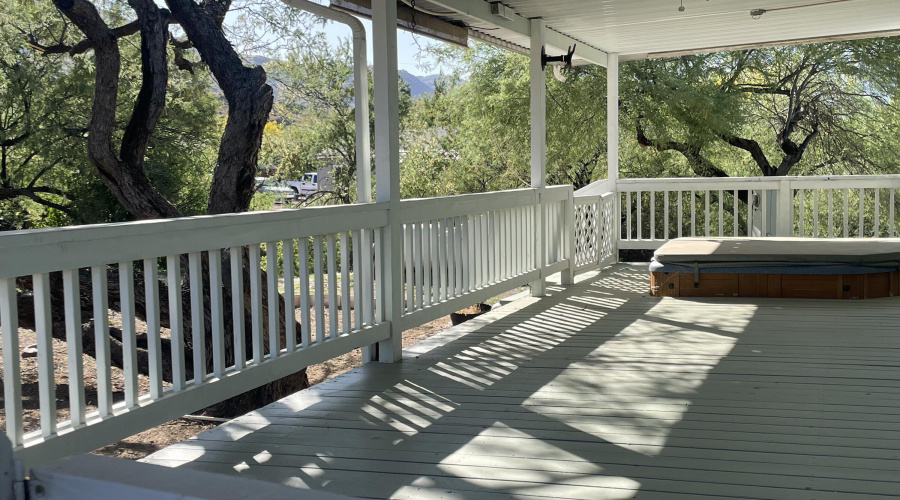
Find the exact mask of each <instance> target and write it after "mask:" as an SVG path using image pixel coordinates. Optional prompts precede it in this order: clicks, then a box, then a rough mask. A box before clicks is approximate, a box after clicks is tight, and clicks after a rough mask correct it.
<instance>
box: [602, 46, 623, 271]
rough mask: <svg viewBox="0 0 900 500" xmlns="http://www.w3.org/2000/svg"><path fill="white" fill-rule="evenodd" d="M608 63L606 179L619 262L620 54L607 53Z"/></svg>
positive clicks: (613, 238) (614, 260)
mask: <svg viewBox="0 0 900 500" xmlns="http://www.w3.org/2000/svg"><path fill="white" fill-rule="evenodd" d="M606 61H607V64H606V168H607V170H606V179H607V181H608V183H609V184H608V186H609V190H610V191H612V192H613V193H615V201H614V205H613V227H612V229H613V231H612V235H611V236H612V241H613V257H614V258H613V262H619V237H620V236H621V234H622V232H621V229H620V228H619V222H618V221H619V220H620V217H619V210H620V209H621V208H620V203H619V188H618V186H617V184H618V181H619V54H616V53H611V54H608V55H607V59H606Z"/></svg>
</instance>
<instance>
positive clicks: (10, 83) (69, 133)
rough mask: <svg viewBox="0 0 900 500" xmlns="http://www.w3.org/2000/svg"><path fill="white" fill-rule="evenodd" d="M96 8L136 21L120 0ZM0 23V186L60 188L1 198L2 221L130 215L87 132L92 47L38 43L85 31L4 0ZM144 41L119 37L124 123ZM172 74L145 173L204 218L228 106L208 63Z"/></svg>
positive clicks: (39, 8)
mask: <svg viewBox="0 0 900 500" xmlns="http://www.w3.org/2000/svg"><path fill="white" fill-rule="evenodd" d="M98 7H99V8H100V9H101V12H102V14H103V16H104V18H105V19H106V20H107V22H108V23H109V24H110V25H111V26H119V25H122V24H125V23H127V22H128V21H129V20H130V19H129V18H128V17H127V13H128V12H130V11H129V10H127V7H125V6H123V5H122V4H120V3H118V2H98ZM0 19H2V21H0V143H3V144H5V145H4V146H2V152H0V153H2V160H0V161H2V169H0V170H2V171H0V189H2V188H7V189H13V188H19V189H21V188H27V187H29V186H39V187H45V188H49V189H50V190H52V192H51V193H43V192H42V193H38V194H37V195H36V196H37V197H39V198H40V199H41V200H43V201H45V202H47V203H44V204H42V203H40V202H38V201H36V200H35V199H33V198H29V197H27V196H22V195H18V196H12V197H4V196H3V195H2V194H0V219H4V220H6V221H7V222H8V223H10V224H11V225H13V226H14V227H23V228H28V227H45V226H58V225H67V224H72V223H93V222H113V221H121V220H126V219H128V218H129V216H128V214H127V213H126V212H125V210H124V209H123V208H122V207H121V205H120V204H119V203H118V201H117V200H115V198H114V197H113V196H112V195H111V194H110V192H109V191H108V189H107V188H106V186H105V185H104V184H103V182H102V181H101V179H100V178H99V176H98V175H97V173H96V170H95V169H94V168H93V166H91V164H90V162H89V161H88V158H87V151H86V139H87V137H86V132H85V130H86V126H87V123H88V122H89V120H90V116H91V100H92V98H93V92H94V88H93V85H94V81H93V78H94V72H93V70H94V68H93V56H92V54H91V52H90V51H88V52H86V53H84V54H77V55H74V56H70V55H68V54H65V53H63V54H54V53H46V54H45V53H42V50H40V49H39V47H38V46H39V45H46V46H49V45H54V44H66V45H72V44H74V43H77V42H78V41H80V40H81V34H80V32H79V31H78V30H77V29H74V27H72V26H68V27H67V25H66V23H65V22H64V20H63V18H62V16H61V15H60V14H59V12H58V11H57V10H56V9H55V8H54V7H53V6H52V3H50V2H31V1H27V0H14V1H11V2H6V3H3V4H2V5H0ZM136 39H137V35H135V36H134V37H133V38H129V39H127V40H123V41H121V42H120V43H119V47H120V50H121V53H122V71H121V76H120V93H119V100H118V109H117V116H118V117H119V121H120V122H121V126H122V127H123V128H124V123H125V120H127V118H128V117H129V116H130V114H131V110H132V109H131V108H132V107H133V106H134V101H135V97H136V95H137V93H138V91H139V89H140V83H141V75H140V64H141V61H140V52H139V47H138V44H137V43H131V42H136ZM169 59H170V60H171V59H172V58H171V56H170V58H169ZM169 71H170V75H169V87H168V93H167V97H166V107H165V109H164V111H163V115H162V117H161V119H160V122H159V123H158V125H157V128H156V132H155V134H154V135H153V136H152V138H151V142H150V144H149V148H148V152H147V160H146V162H145V169H146V171H147V174H148V176H149V177H150V179H151V182H153V184H154V185H155V186H156V187H157V189H159V191H160V192H161V193H162V194H163V195H164V196H166V197H167V198H169V199H170V200H171V201H172V202H173V203H174V204H175V206H176V207H177V208H178V209H179V210H181V211H182V212H183V213H185V214H189V215H193V214H199V213H203V212H204V211H205V206H206V200H207V197H208V186H209V180H210V174H211V172H212V168H213V166H214V162H215V155H216V147H217V144H216V142H217V137H218V134H219V132H220V125H219V122H218V121H217V115H218V113H219V108H220V106H221V104H220V102H219V100H218V99H217V98H216V97H215V95H214V94H213V93H212V91H211V90H210V81H211V80H210V76H209V74H208V73H207V72H206V71H204V70H203V68H202V67H197V68H196V70H195V72H194V74H190V73H188V72H186V71H181V70H179V69H178V68H176V67H175V66H174V64H172V65H171V66H170V68H169ZM22 136H24V139H22V140H21V141H17V142H15V143H14V144H8V142H9V140H11V139H15V138H17V137H22ZM32 181H34V182H32ZM7 192H9V191H7ZM0 193H2V192H0Z"/></svg>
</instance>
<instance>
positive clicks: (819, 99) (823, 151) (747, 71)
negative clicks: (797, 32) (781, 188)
mask: <svg viewBox="0 0 900 500" xmlns="http://www.w3.org/2000/svg"><path fill="white" fill-rule="evenodd" d="M898 54H900V39H898V38H896V37H895V38H881V39H872V40H860V41H848V42H834V43H826V44H809V45H797V46H789V47H779V48H767V49H755V50H746V51H737V52H724V53H716V54H704V55H696V56H685V57H679V58H672V59H662V60H648V61H634V62H630V63H625V64H624V65H623V72H622V73H623V75H622V89H623V92H622V97H621V100H620V110H621V111H622V113H623V115H624V118H623V120H622V122H623V124H627V126H628V127H630V128H631V129H632V130H633V138H634V141H635V142H636V144H637V145H638V146H642V147H649V148H653V149H654V150H655V151H658V152H673V153H676V154H678V155H679V156H680V157H681V158H682V159H683V161H684V164H685V165H686V166H687V168H688V170H689V172H690V173H691V174H693V175H698V176H702V177H724V176H728V175H734V174H740V175H750V174H753V173H757V174H761V175H764V176H780V175H788V174H807V173H818V172H829V173H865V172H884V171H886V170H889V169H891V168H892V165H890V164H889V163H885V162H880V161H879V157H880V155H878V154H873V153H876V152H878V151H879V150H884V149H893V150H896V149H895V146H894V145H893V144H892V143H891V141H888V140H887V137H885V135H884V134H881V133H879V132H880V131H881V130H883V128H882V126H881V124H884V123H886V122H889V120H890V118H889V115H893V114H896V112H895V110H894V109H893V106H892V104H891V103H892V99H891V95H892V94H893V95H895V93H896V89H897V85H898V81H900V80H898V75H897V73H896V69H895V66H896V65H895V62H893V61H896V57H897V55H898ZM637 158H645V157H644V156H643V155H640V154H638V155H636V159H637ZM667 158H669V159H671V158H672V156H667ZM623 163H624V165H623V166H624V167H625V168H624V169H623V170H625V171H626V172H627V171H629V170H634V171H637V172H640V170H642V167H641V166H640V165H636V164H634V163H631V164H628V163H625V162H623Z"/></svg>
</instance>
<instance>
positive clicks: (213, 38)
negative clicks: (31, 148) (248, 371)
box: [19, 0, 307, 415]
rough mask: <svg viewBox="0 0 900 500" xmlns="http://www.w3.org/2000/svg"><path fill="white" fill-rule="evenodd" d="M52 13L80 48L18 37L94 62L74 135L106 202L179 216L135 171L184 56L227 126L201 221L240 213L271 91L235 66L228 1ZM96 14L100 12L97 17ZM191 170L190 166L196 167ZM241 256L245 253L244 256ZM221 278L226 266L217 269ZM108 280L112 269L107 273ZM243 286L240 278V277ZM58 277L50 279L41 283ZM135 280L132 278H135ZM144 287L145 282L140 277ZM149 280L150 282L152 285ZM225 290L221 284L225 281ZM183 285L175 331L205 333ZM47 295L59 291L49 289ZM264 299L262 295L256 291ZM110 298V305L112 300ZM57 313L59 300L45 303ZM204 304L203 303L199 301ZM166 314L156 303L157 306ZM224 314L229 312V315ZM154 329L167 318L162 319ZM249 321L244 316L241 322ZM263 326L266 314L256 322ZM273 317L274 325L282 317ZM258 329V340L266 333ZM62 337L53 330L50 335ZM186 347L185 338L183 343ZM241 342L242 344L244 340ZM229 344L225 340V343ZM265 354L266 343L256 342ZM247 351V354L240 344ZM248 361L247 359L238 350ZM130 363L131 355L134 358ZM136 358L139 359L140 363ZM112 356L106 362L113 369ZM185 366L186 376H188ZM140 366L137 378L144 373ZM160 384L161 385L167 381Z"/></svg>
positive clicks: (296, 384)
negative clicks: (120, 103) (136, 73)
mask: <svg viewBox="0 0 900 500" xmlns="http://www.w3.org/2000/svg"><path fill="white" fill-rule="evenodd" d="M52 2H53V4H54V5H55V6H56V8H57V9H58V10H59V12H60V13H61V15H62V16H63V17H64V21H65V23H67V24H69V23H70V24H71V25H73V26H74V27H75V28H77V30H78V31H79V32H80V33H81V34H82V35H83V39H81V40H78V41H76V42H74V43H72V42H71V40H70V38H67V37H66V36H64V34H65V33H66V30H65V29H63V30H62V33H63V35H60V37H59V39H57V40H52V41H48V40H41V39H38V38H37V37H35V36H33V34H26V36H28V37H29V45H30V46H31V47H32V48H33V49H34V50H37V51H39V52H43V53H46V54H53V53H57V54H58V53H68V54H70V55H75V54H80V53H85V52H88V51H90V52H92V53H93V61H94V78H93V80H94V81H93V88H94V92H93V100H92V103H91V112H90V119H89V121H88V123H87V124H86V127H85V129H84V133H86V135H87V157H88V159H89V160H90V162H91V164H92V165H93V167H94V168H95V169H96V171H97V172H98V173H99V176H100V178H101V179H102V180H103V182H104V184H105V185H106V186H107V188H108V189H109V191H110V192H111V193H112V194H113V195H114V196H115V198H116V200H118V202H119V203H120V204H121V205H122V206H123V207H124V208H125V210H126V211H127V212H128V213H129V214H130V215H131V216H132V217H133V218H135V219H157V218H172V217H179V216H181V215H182V212H181V211H180V210H179V209H178V208H177V207H176V205H175V204H174V203H172V201H170V200H169V199H167V198H166V197H165V196H164V195H163V194H161V192H160V191H159V190H158V189H156V187H155V186H154V185H153V183H152V182H151V180H150V178H149V177H148V175H147V172H146V171H145V161H146V158H147V155H148V145H149V144H150V141H151V137H152V136H153V134H154V132H155V130H156V126H157V124H158V123H159V120H160V116H161V114H162V111H163V107H164V106H165V103H166V94H167V90H168V83H169V64H168V63H169V58H170V57H172V58H173V62H174V63H175V65H176V66H177V67H178V68H180V69H183V70H186V71H193V67H194V66H195V65H196V64H197V63H192V62H191V61H190V57H188V54H189V53H190V52H191V51H196V53H197V54H199V57H200V60H201V62H202V64H203V65H205V66H206V67H207V68H208V69H209V72H210V73H211V75H212V77H213V78H214V79H215V81H216V83H217V85H218V87H219V88H220V89H221V92H222V94H223V96H224V98H225V101H226V103H227V120H226V122H225V126H224V130H223V132H222V135H221V138H220V141H219V148H218V156H217V160H216V162H215V167H214V170H213V173H212V180H211V184H210V188H209V198H208V202H207V210H206V212H207V213H208V214H223V213H233V212H243V211H246V210H247V209H248V207H249V204H250V200H251V198H252V196H253V190H254V182H253V180H254V176H255V174H256V171H257V156H258V153H259V149H260V144H261V141H262V134H263V129H264V126H265V124H266V121H267V119H268V117H269V113H270V111H271V109H272V100H273V92H272V88H271V87H270V86H269V85H268V84H267V82H266V73H265V71H264V70H263V68H261V67H259V66H245V65H244V62H243V61H242V59H241V57H240V56H239V55H238V53H237V51H236V50H235V49H234V47H233V46H232V44H231V43H230V42H229V40H228V38H227V37H226V33H225V30H224V28H223V21H224V18H225V15H226V13H227V12H228V10H229V8H230V7H231V4H232V2H231V0H203V1H201V2H199V3H198V2H196V1H195V0H166V2H165V5H166V7H167V8H162V7H160V6H159V5H158V4H157V3H156V2H154V0H128V1H127V4H128V7H129V8H130V9H131V13H133V15H131V16H125V17H126V18H131V20H127V21H126V22H123V23H122V24H120V25H117V26H110V24H109V23H108V22H107V21H106V20H105V19H104V16H103V15H102V14H101V9H102V8H103V7H108V5H103V4H101V3H100V0H97V1H96V2H91V1H88V0H52ZM98 6H99V7H101V9H98ZM176 30H180V32H181V33H183V35H184V36H183V37H180V38H179V37H176V36H175V31H176ZM135 37H139V44H140V55H141V78H140V86H139V91H138V93H137V95H136V97H135V98H134V106H133V108H132V110H131V112H130V114H129V116H128V117H127V119H126V120H124V122H123V121H120V120H119V119H118V118H117V116H116V112H117V99H119V97H120V96H119V92H120V74H121V71H122V57H121V51H120V44H121V43H123V42H124V41H125V40H128V43H134V40H133V38H135ZM198 168H200V166H198ZM245 254H246V252H245ZM244 265H245V267H246V266H248V265H249V259H248V258H247V256H246V255H245V258H244ZM224 268H225V269H226V270H227V269H228V266H224ZM111 271H113V270H111ZM109 274H110V279H109V282H110V286H111V289H110V291H111V292H114V290H113V288H114V287H115V282H116V276H115V272H110V273H109ZM244 275H245V277H246V276H248V275H249V273H246V272H245V273H244ZM57 278H58V277H56V276H51V280H55V279H57ZM136 279H138V280H140V276H136ZM147 279H151V278H147ZM152 279H154V280H155V279H156V277H155V276H154V277H153V278H152ZM224 281H225V283H230V279H229V278H227V277H226V279H225V280H224ZM136 284H137V286H136V290H138V291H139V292H138V293H137V297H136V301H137V302H138V303H139V304H141V303H143V297H142V293H143V292H142V290H143V286H142V284H140V283H136ZM186 285H187V284H185V287H183V288H184V290H185V291H184V292H183V293H182V296H183V306H182V307H183V308H185V311H189V312H188V313H186V314H185V324H184V328H185V331H189V330H190V323H189V321H188V318H189V317H190V316H191V315H193V314H203V315H204V316H206V321H205V324H206V325H210V321H209V315H210V311H209V310H208V306H207V309H206V310H204V311H190V300H189V298H188V296H187V293H186V290H187V286H186ZM203 285H204V291H205V294H206V295H207V297H208V296H209V293H210V290H209V283H208V282H205V283H204V284H203ZM82 286H83V290H84V293H83V294H82V314H83V318H85V319H89V318H90V317H91V316H92V313H91V312H90V310H91V304H90V294H89V293H87V292H88V290H89V278H88V277H87V276H84V278H83V279H82ZM156 286H159V287H160V289H161V290H160V291H161V293H160V296H161V297H166V296H167V295H166V293H167V291H166V290H165V284H164V283H161V282H160V283H157V284H156ZM19 287H20V288H21V289H23V290H29V289H30V283H29V280H28V279H27V278H25V279H21V280H19ZM52 288H53V289H54V290H60V289H61V288H58V287H52ZM243 288H244V289H243V290H231V289H229V288H228V287H226V288H225V289H223V293H224V294H225V296H226V297H225V301H224V302H225V303H226V304H230V302H231V300H230V297H231V295H232V294H233V293H238V294H241V295H243V296H244V297H245V301H244V302H245V304H248V307H249V292H248V289H247V285H246V283H245V286H244V287H243ZM264 292H265V291H264ZM115 296H116V294H115V293H111V297H115ZM269 299H270V298H269V297H264V298H263V301H264V308H268V307H269V304H270V303H271V305H272V307H279V308H280V309H282V311H283V308H284V299H283V298H282V297H280V296H279V297H272V298H271V301H270V300H269ZM54 302H55V303H57V304H60V303H61V301H54ZM205 303H206V304H209V301H208V300H206V301H205ZM110 307H111V308H114V309H115V308H116V307H117V304H116V302H115V300H111V303H110ZM163 307H166V304H163ZM229 307H230V306H229ZM22 309H23V312H24V314H23V318H24V319H23V323H24V325H25V326H27V324H28V318H29V317H30V314H29V312H30V311H29V304H28V301H27V300H24V301H22ZM162 312H163V314H161V317H162V319H163V326H164V327H165V326H167V325H166V324H165V322H166V318H167V316H168V315H167V314H165V311H162ZM137 313H138V316H139V317H142V316H146V311H144V310H143V309H142V307H141V306H138V311H137ZM224 317H225V321H226V325H225V326H226V328H227V329H231V327H232V326H233V325H230V324H227V323H228V321H230V320H229V318H230V317H231V314H230V313H229V312H228V311H225V314H224ZM245 317H247V318H249V314H245ZM263 317H264V318H267V314H265V313H263ZM279 317H281V318H284V315H283V314H279ZM281 321H282V324H281V332H282V336H284V331H285V328H284V324H283V321H284V320H283V319H282V320H281ZM267 330H268V328H267V326H266V327H265V328H264V331H267ZM205 333H206V336H207V343H206V345H211V343H210V338H211V332H210V331H209V326H207V331H206V332H205ZM60 334H62V332H57V331H54V335H55V336H60ZM90 334H91V329H90V328H88V329H86V331H85V340H86V343H87V345H88V349H86V350H87V351H88V352H90V345H91V342H90V338H91V335H90ZM187 338H190V336H189V335H188V336H187ZM248 340H249V339H248ZM228 341H229V340H226V342H228ZM266 345H268V342H266ZM232 347H233V346H231V345H226V349H228V354H227V358H228V361H231V360H233V352H232ZM247 347H248V349H250V348H252V347H251V346H250V345H249V344H248V346H247ZM116 349H117V344H116V340H115V332H113V351H114V353H115V352H116ZM184 350H185V351H186V352H185V359H186V360H187V362H188V364H190V360H191V359H192V352H191V346H190V345H186V346H184ZM247 352H250V351H247ZM139 355H140V353H139ZM142 359H143V358H142ZM115 360H116V356H113V361H114V362H115ZM207 361H208V363H207V365H208V369H209V368H211V366H209V365H210V363H211V359H210V358H209V354H208V357H207ZM192 368H193V367H190V366H189V367H188V371H192ZM146 369H147V367H146V366H145V365H144V366H142V367H139V370H141V371H144V372H145V373H146ZM168 376H171V375H170V373H169V374H168ZM306 385H307V381H306V375H305V371H301V372H298V373H297V374H294V375H292V376H289V377H286V378H284V379H282V380H279V381H276V382H274V383H272V384H269V385H267V386H264V387H261V388H259V389H257V390H254V391H250V392H248V393H246V394H244V395H241V396H239V397H237V398H233V399H232V400H230V401H229V402H226V403H223V404H221V405H219V406H218V407H217V408H216V410H215V411H216V413H219V414H229V415H230V414H237V413H241V412H244V411H247V410H249V409H251V408H253V407H256V406H259V405H261V404H263V403H266V402H268V401H271V400H273V399H276V398H278V397H281V396H284V395H286V394H289V393H291V392H293V391H295V390H297V389H300V388H302V387H305V386H306Z"/></svg>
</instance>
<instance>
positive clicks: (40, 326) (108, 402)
mask: <svg viewBox="0 0 900 500" xmlns="http://www.w3.org/2000/svg"><path fill="white" fill-rule="evenodd" d="M31 278H32V280H33V283H34V285H33V286H34V320H35V334H36V336H37V349H38V359H37V362H38V393H39V394H38V402H39V403H40V408H41V435H43V436H44V437H46V436H50V435H53V434H56V380H55V378H54V366H53V317H52V314H51V309H50V275H49V274H46V273H43V274H35V275H33V276H32V277H31ZM92 279H96V278H92ZM103 286H104V288H105V286H106V284H105V282H104V284H103ZM0 287H2V284H0ZM0 293H2V292H0ZM97 296H98V294H97V293H94V311H95V313H94V331H95V336H96V335H97V334H98V333H99V334H100V337H101V338H102V336H103V331H104V329H100V330H99V331H98V330H97V329H98V328H100V327H99V326H98V323H97V322H98V321H99V322H100V325H103V324H104V323H107V326H106V328H105V331H106V335H107V338H106V346H105V351H104V353H103V354H101V352H100V351H101V349H100V347H99V344H100V342H98V343H97V344H98V347H97V381H98V398H99V399H101V400H102V401H101V403H102V404H100V405H98V408H99V410H100V411H101V415H102V416H104V417H105V416H107V415H109V412H110V408H111V407H112V394H111V389H110V374H109V347H108V345H109V337H108V335H109V326H108V322H109V319H108V317H109V312H108V311H107V310H105V309H104V310H103V314H102V315H99V316H98V315H97V314H96V310H97V309H98V308H99V307H100V304H98V302H99V300H98V299H97ZM5 316H6V315H5V314H3V312H2V311H0V319H2V318H3V317H5ZM102 318H106V319H102ZM4 331H5V327H4ZM3 348H4V349H6V346H4V347H3ZM104 360H105V361H106V363H105V367H104V368H105V369H104V370H101V365H104ZM3 380H4V382H6V380H7V379H6V378H4V379H3ZM101 380H102V381H104V382H103V383H102V388H103V390H100V388H101V382H100V381H101ZM10 390H11V389H9V388H7V389H6V391H10ZM13 391H14V389H13ZM8 394H14V392H8ZM6 401H7V403H10V402H14V401H15V398H7V399H6ZM9 412H10V410H9V409H7V413H9ZM12 414H13V415H20V414H21V411H20V412H19V413H12ZM9 430H10V429H9V425H7V431H9Z"/></svg>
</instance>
